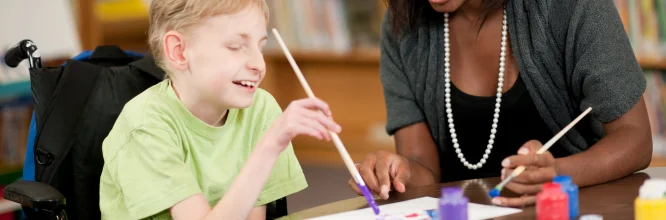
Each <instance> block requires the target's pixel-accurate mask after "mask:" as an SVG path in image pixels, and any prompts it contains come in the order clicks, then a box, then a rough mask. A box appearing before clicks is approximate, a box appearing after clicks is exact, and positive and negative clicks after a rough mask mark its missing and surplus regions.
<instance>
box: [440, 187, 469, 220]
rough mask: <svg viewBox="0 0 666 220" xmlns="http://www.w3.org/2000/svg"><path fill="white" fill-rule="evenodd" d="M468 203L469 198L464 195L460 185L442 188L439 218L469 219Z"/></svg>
mask: <svg viewBox="0 0 666 220" xmlns="http://www.w3.org/2000/svg"><path fill="white" fill-rule="evenodd" d="M468 203H469V199H468V198H467V197H465V196H464V195H463V193H462V190H461V189H460V188H459V187H445V188H442V198H440V200H439V219H440V220H443V219H446V220H467V204H468Z"/></svg>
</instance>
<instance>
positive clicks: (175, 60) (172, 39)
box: [162, 31, 187, 70]
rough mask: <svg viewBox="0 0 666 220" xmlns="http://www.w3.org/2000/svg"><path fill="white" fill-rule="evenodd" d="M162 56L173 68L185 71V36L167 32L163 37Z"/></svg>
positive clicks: (175, 32)
mask: <svg viewBox="0 0 666 220" xmlns="http://www.w3.org/2000/svg"><path fill="white" fill-rule="evenodd" d="M163 40H164V44H163V45H164V48H162V49H163V51H164V56H165V58H166V59H167V60H168V62H169V63H170V65H171V66H172V67H173V68H176V69H177V70H185V69H187V58H186V57H185V36H183V35H182V34H181V33H178V32H177V31H169V32H167V33H166V34H165V35H164V39H163Z"/></svg>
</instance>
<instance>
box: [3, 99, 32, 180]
mask: <svg viewBox="0 0 666 220" xmlns="http://www.w3.org/2000/svg"><path fill="white" fill-rule="evenodd" d="M31 113H32V106H31V105H30V104H29V102H24V103H22V104H17V103H12V105H0V140H1V141H0V167H3V168H8V167H9V168H20V167H22V166H23V161H24V159H25V151H26V144H27V139H28V131H29V126H30V119H31V116H32V115H31Z"/></svg>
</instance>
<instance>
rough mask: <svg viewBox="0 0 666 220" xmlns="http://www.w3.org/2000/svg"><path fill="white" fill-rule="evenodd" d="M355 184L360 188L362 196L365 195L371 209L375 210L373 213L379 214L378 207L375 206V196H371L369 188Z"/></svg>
mask: <svg viewBox="0 0 666 220" xmlns="http://www.w3.org/2000/svg"><path fill="white" fill-rule="evenodd" d="M356 186H358V188H359V189H361V193H363V196H364V197H365V200H368V205H370V207H372V211H374V212H375V215H378V214H379V207H377V203H375V198H374V197H372V193H370V189H368V187H367V186H365V185H361V184H358V183H356Z"/></svg>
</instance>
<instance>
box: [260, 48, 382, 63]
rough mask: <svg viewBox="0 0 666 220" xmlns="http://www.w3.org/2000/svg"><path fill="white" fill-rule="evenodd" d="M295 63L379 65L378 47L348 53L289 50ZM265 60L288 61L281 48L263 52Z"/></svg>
mask: <svg viewBox="0 0 666 220" xmlns="http://www.w3.org/2000/svg"><path fill="white" fill-rule="evenodd" d="M290 53H291V55H292V56H293V57H294V60H295V61H296V63H299V62H310V63H324V62H325V63H349V64H377V65H379V48H364V49H357V50H354V51H352V52H348V53H342V52H341V53H336V52H332V51H290ZM264 58H265V59H266V60H267V61H275V62H288V61H287V57H286V56H285V55H284V53H283V52H282V50H279V49H278V50H271V51H267V52H265V53H264Z"/></svg>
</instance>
